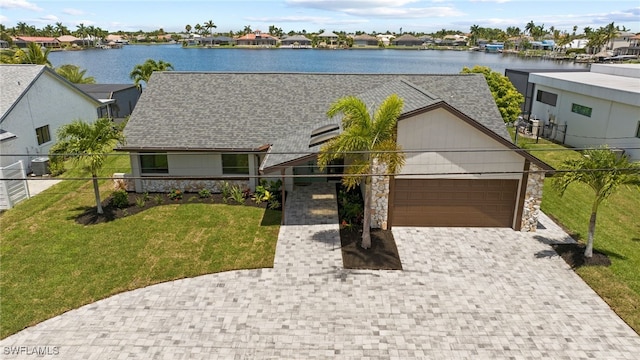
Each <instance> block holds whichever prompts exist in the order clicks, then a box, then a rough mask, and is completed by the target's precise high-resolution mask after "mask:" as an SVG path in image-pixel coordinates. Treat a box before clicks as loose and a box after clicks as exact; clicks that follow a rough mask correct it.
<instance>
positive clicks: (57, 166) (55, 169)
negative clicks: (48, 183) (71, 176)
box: [49, 156, 67, 176]
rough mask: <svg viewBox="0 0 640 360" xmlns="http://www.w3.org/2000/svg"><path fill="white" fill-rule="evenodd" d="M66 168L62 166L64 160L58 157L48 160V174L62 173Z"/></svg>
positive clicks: (56, 174)
mask: <svg viewBox="0 0 640 360" xmlns="http://www.w3.org/2000/svg"><path fill="white" fill-rule="evenodd" d="M54 159H56V160H54ZM58 159H60V160H58ZM66 170H67V169H65V168H64V161H63V160H62V159H61V158H60V157H58V156H56V157H53V158H51V160H49V174H50V175H51V176H58V175H62V173H64V172H65V171H66Z"/></svg>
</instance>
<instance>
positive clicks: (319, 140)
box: [309, 131, 340, 147]
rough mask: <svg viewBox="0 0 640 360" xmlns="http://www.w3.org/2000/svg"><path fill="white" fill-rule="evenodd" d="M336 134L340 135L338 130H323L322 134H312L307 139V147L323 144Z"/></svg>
mask: <svg viewBox="0 0 640 360" xmlns="http://www.w3.org/2000/svg"><path fill="white" fill-rule="evenodd" d="M338 135H340V133H339V132H338V131H332V132H324V133H322V135H312V138H311V140H310V141H309V147H314V146H316V145H320V144H324V143H326V142H327V141H329V140H331V139H333V138H334V137H336V136H338Z"/></svg>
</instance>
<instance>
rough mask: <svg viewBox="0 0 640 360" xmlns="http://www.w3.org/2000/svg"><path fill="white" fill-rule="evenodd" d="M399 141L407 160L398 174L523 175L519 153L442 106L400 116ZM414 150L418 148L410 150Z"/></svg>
mask: <svg viewBox="0 0 640 360" xmlns="http://www.w3.org/2000/svg"><path fill="white" fill-rule="evenodd" d="M398 143H399V144H400V145H401V146H402V148H403V149H404V150H405V151H407V153H406V164H405V166H404V167H403V168H402V169H401V171H400V173H401V174H405V175H398V176H397V177H398V178H408V177H414V178H422V179H430V178H444V179H480V178H481V179H520V178H521V176H522V175H521V172H522V170H523V167H524V158H523V157H522V156H520V155H518V154H516V153H514V152H512V151H503V150H507V148H506V147H505V146H504V145H503V144H500V143H499V142H498V141H496V140H494V139H491V138H490V137H489V136H487V135H486V134H484V133H482V132H481V131H479V130H477V129H476V128H474V127H473V126H471V125H469V124H468V123H466V122H465V121H463V120H461V119H459V118H458V117H456V116H455V115H453V114H451V113H450V112H448V111H446V110H444V109H438V110H434V111H430V112H428V113H425V114H420V115H417V116H415V117H412V118H409V119H403V120H400V121H399V122H398ZM415 150H420V151H419V152H413V151H415ZM452 150H461V152H453V151H452ZM482 150H485V151H482ZM486 150H494V151H486ZM495 150H499V151H495ZM487 173H488V174H487ZM408 174H420V175H412V176H408Z"/></svg>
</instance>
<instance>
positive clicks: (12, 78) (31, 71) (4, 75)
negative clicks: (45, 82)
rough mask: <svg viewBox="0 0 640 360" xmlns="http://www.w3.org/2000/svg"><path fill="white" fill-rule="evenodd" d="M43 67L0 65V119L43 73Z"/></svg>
mask: <svg viewBox="0 0 640 360" xmlns="http://www.w3.org/2000/svg"><path fill="white" fill-rule="evenodd" d="M44 68H45V66H44V65H7V64H2V65H0V117H4V116H5V114H6V112H7V111H8V110H9V109H10V108H11V106H13V104H14V103H15V102H16V100H18V98H20V96H21V95H22V94H23V93H24V92H25V91H26V90H27V89H28V88H29V86H30V85H31V83H32V82H33V81H34V80H35V79H36V78H37V77H38V75H40V73H41V72H42V71H44Z"/></svg>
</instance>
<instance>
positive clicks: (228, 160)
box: [222, 154, 249, 175]
mask: <svg viewBox="0 0 640 360" xmlns="http://www.w3.org/2000/svg"><path fill="white" fill-rule="evenodd" d="M222 173H223V174H238V175H249V155H248V154H222Z"/></svg>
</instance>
